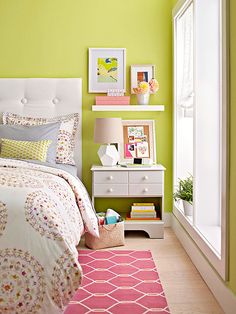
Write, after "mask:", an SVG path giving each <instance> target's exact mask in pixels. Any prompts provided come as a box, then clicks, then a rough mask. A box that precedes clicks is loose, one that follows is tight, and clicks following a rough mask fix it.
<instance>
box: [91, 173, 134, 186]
mask: <svg viewBox="0 0 236 314" xmlns="http://www.w3.org/2000/svg"><path fill="white" fill-rule="evenodd" d="M94 183H112V184H113V183H128V171H96V172H94Z"/></svg>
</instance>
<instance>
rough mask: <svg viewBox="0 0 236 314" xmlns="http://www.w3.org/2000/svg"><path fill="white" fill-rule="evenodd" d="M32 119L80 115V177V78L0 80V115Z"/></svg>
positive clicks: (78, 161) (78, 155) (79, 139)
mask: <svg viewBox="0 0 236 314" xmlns="http://www.w3.org/2000/svg"><path fill="white" fill-rule="evenodd" d="M4 111H7V112H13V113H17V114H21V115H25V116H32V117H47V118H48V117H55V116H62V115H66V114H69V113H75V112H78V113H79V114H80V125H79V132H78V134H77V141H76V151H75V161H76V166H77V168H78V176H79V177H81V174H82V133H81V130H82V79H81V78H26V79H25V78H0V112H1V113H2V112H4Z"/></svg>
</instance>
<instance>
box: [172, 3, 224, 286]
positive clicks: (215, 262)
mask: <svg viewBox="0 0 236 314" xmlns="http://www.w3.org/2000/svg"><path fill="white" fill-rule="evenodd" d="M196 1H197V0H179V1H178V3H177V4H176V6H175V8H174V9H173V47H174V82H173V87H174V115H173V119H174V129H173V130H174V134H173V137H174V161H173V169H174V178H176V166H175V160H176V158H177V150H176V143H177V132H176V118H177V114H176V110H177V101H178V100H177V84H176V68H177V67H176V64H177V60H176V59H177V58H176V56H177V53H176V52H177V48H176V37H177V36H176V19H177V18H178V17H179V16H181V15H182V14H183V12H184V11H185V10H186V9H187V8H188V6H189V5H190V4H191V3H193V10H194V5H195V2H196ZM226 1H227V0H221V13H220V21H221V23H222V24H221V27H220V29H221V33H220V37H221V42H222V46H221V49H220V50H221V52H220V60H221V64H220V68H221V86H222V89H221V95H220V97H221V104H222V106H221V110H222V111H221V130H222V132H221V152H220V155H221V169H220V171H221V200H222V202H221V230H220V232H221V254H218V253H217V251H216V250H215V249H214V247H213V246H212V245H211V244H210V242H209V241H208V240H207V238H206V237H205V236H204V235H203V234H202V233H201V232H200V231H199V229H198V228H197V226H195V225H194V223H193V221H192V220H190V219H188V218H187V217H186V216H185V215H184V213H183V212H182V211H181V210H180V208H179V207H178V206H177V204H176V203H175V202H174V206H173V214H174V215H175V216H176V218H177V219H178V220H179V222H180V223H181V224H182V226H183V227H184V228H185V230H186V231H187V232H188V234H189V235H190V236H191V238H192V239H193V240H194V241H195V243H196V244H197V246H198V247H199V249H200V250H201V251H202V253H203V254H204V255H205V257H206V258H207V259H208V260H209V262H210V263H211V264H212V266H213V267H214V268H215V269H216V271H217V272H218V273H219V275H220V276H221V277H222V278H223V279H224V280H228V241H227V240H228V239H227V230H228V229H227V202H228V191H227V183H228V182H229V181H228V164H229V163H228V156H229V155H228V147H229V145H228V138H229V137H228V127H227V125H228V123H227V122H228V106H227V104H228V87H227V86H228V84H227V83H228V81H229V80H228V73H229V72H228V60H229V58H228V49H227V42H228V40H227V34H228V32H227V28H228V27H227V6H226ZM194 64H195V60H194ZM193 114H194V113H193ZM193 162H194V161H193ZM173 181H175V180H173ZM174 184H175V182H174ZM173 189H174V187H173Z"/></svg>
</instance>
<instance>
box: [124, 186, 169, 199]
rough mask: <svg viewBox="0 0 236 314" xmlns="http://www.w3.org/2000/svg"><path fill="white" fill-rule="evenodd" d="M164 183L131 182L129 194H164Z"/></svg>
mask: <svg viewBox="0 0 236 314" xmlns="http://www.w3.org/2000/svg"><path fill="white" fill-rule="evenodd" d="M163 193H164V191H163V184H161V183H160V184H130V185H129V195H133V196H139V195H143V196H157V195H163Z"/></svg>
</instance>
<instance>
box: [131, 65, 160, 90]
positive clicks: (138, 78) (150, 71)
mask: <svg viewBox="0 0 236 314" xmlns="http://www.w3.org/2000/svg"><path fill="white" fill-rule="evenodd" d="M155 72H156V68H155V65H154V64H133V65H131V66H130V78H131V82H130V88H131V91H130V92H131V94H135V93H134V88H137V87H138V83H139V82H142V81H144V82H150V80H151V79H152V78H155V74H156V73H155Z"/></svg>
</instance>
